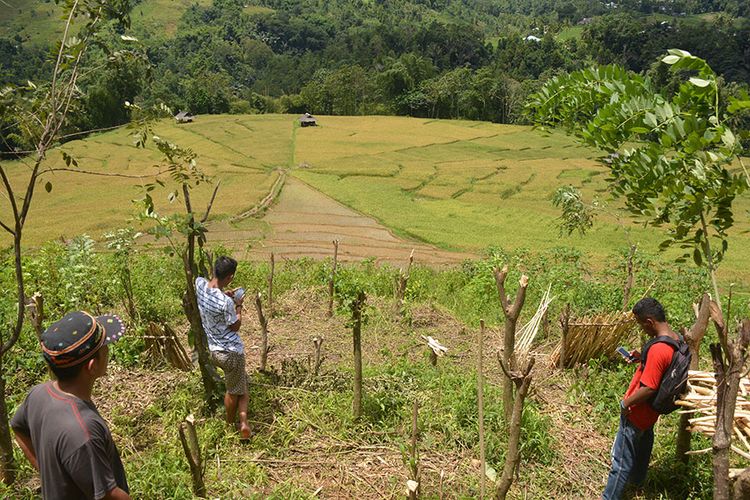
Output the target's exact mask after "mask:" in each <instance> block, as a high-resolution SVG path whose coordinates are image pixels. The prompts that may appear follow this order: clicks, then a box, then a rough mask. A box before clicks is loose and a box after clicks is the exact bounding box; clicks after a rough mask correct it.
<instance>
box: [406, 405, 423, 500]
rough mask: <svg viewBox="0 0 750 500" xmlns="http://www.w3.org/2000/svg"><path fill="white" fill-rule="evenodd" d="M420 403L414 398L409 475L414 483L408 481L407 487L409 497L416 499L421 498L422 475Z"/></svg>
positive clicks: (412, 499) (411, 499)
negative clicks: (419, 447)
mask: <svg viewBox="0 0 750 500" xmlns="http://www.w3.org/2000/svg"><path fill="white" fill-rule="evenodd" d="M418 438H419V404H418V403H417V400H416V399H415V400H414V409H413V411H412V416H411V449H410V450H409V452H410V463H409V475H410V476H411V477H410V479H411V480H412V481H413V483H411V484H409V483H407V489H408V491H409V499H410V500H416V499H417V498H419V490H420V484H419V483H420V477H419V450H418V448H417V444H418V441H419V439H418Z"/></svg>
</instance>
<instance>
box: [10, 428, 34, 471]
mask: <svg viewBox="0 0 750 500" xmlns="http://www.w3.org/2000/svg"><path fill="white" fill-rule="evenodd" d="M13 433H14V434H15V436H16V442H17V443H18V446H19V447H20V448H21V451H23V454H24V455H26V458H27V459H28V461H29V462H31V465H32V466H33V467H34V468H35V469H36V470H37V471H38V470H39V462H38V461H37V459H36V453H34V446H32V444H31V436H29V435H27V434H25V433H23V432H22V431H21V430H20V429H13Z"/></svg>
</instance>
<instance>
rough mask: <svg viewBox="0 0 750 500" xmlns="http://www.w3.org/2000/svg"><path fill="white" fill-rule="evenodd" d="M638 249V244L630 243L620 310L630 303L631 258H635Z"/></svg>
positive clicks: (625, 308) (625, 309)
mask: <svg viewBox="0 0 750 500" xmlns="http://www.w3.org/2000/svg"><path fill="white" fill-rule="evenodd" d="M636 250H638V245H630V253H629V254H628V262H627V264H626V266H627V273H628V276H627V278H626V279H625V286H623V288H622V310H623V311H627V310H628V304H629V303H630V292H631V290H632V289H633V280H634V277H635V276H634V273H633V259H635V252H636Z"/></svg>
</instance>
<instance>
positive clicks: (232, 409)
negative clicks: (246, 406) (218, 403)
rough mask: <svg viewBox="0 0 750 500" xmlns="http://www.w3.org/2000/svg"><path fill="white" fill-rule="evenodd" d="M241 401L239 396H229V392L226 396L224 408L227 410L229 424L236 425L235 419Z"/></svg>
mask: <svg viewBox="0 0 750 500" xmlns="http://www.w3.org/2000/svg"><path fill="white" fill-rule="evenodd" d="M238 400H239V396H236V395H234V394H229V393H228V392H227V393H226V394H224V407H225V408H226V410H227V423H228V424H230V425H231V424H234V417H235V416H236V415H237V401H238ZM245 412H246V413H247V410H245Z"/></svg>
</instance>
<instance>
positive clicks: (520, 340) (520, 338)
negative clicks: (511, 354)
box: [515, 285, 552, 364]
mask: <svg viewBox="0 0 750 500" xmlns="http://www.w3.org/2000/svg"><path fill="white" fill-rule="evenodd" d="M551 289H552V285H550V286H549V287H547V291H546V292H545V293H544V295H543V296H542V300H541V301H540V302H539V307H538V308H537V310H536V313H534V316H533V317H532V318H531V319H530V320H529V322H528V323H526V324H525V325H524V326H523V328H521V329H520V330H518V331H517V332H516V345H515V353H516V357H517V359H518V360H520V362H521V364H525V363H523V360H525V359H526V358H527V357H528V354H529V350H530V349H531V343H532V342H533V341H534V339H535V338H536V334H537V333H538V332H539V326H540V325H541V324H542V321H543V320H544V316H545V314H547V309H548V308H549V305H550V303H551V302H552V297H550V290H551Z"/></svg>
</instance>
